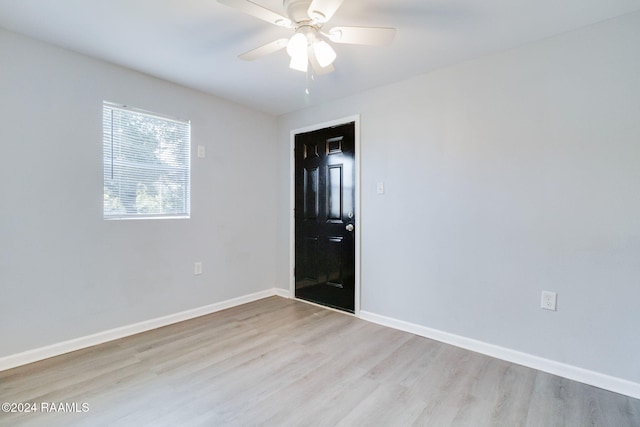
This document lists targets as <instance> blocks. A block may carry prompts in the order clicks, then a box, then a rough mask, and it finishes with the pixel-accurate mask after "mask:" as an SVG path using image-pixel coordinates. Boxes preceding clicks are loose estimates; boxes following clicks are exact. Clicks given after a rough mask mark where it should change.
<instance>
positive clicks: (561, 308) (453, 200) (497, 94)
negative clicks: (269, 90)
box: [278, 13, 640, 383]
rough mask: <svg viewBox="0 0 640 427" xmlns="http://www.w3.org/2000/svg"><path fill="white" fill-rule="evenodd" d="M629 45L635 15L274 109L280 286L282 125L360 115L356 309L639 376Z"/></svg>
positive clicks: (637, 130) (634, 110)
mask: <svg viewBox="0 0 640 427" xmlns="http://www.w3.org/2000/svg"><path fill="white" fill-rule="evenodd" d="M638 46H640V14H638V13H636V14H632V15H627V16H624V17H621V18H618V19H615V20H611V21H607V22H604V23H601V24H598V25H595V26H592V27H588V28H585V29H581V30H579V31H575V32H571V33H568V34H564V35H561V36H558V37H555V38H551V39H547V40H544V41H540V42H537V43H534V44H530V45H527V46H524V47H521V48H519V49H515V50H511V51H508V52H504V53H500V54H496V55H493V56H491V57H485V58H480V59H477V60H473V61H470V62H467V63H463V64H460V65H458V66H455V67H451V68H448V69H443V70H440V71H438V72H433V73H430V74H426V75H422V76H418V77H416V78H413V79H411V80H407V81H403V82H400V83H397V84H394V85H390V86H385V87H381V88H378V89H375V90H371V91H368V92H366V93H363V94H360V95H357V96H353V97H349V98H346V99H343V100H340V101H337V102H334V103H329V104H325V105H322V106H320V107H317V108H310V109H307V110H304V111H300V112H295V113H292V114H288V115H285V116H283V117H281V118H280V119H279V141H280V144H281V145H280V155H279V161H280V164H281V167H280V170H281V173H280V174H279V176H278V179H279V182H280V187H281V193H280V201H279V206H280V212H279V216H278V218H279V228H278V232H279V242H278V249H279V250H278V253H279V257H278V282H279V284H280V286H281V287H283V288H287V287H288V283H289V281H288V277H289V276H288V265H289V253H288V248H289V246H288V244H289V229H288V221H289V212H288V209H287V208H288V206H289V204H288V200H289V175H288V165H289V152H288V150H289V146H288V143H287V142H288V140H289V132H290V130H291V129H296V128H300V127H304V126H309V125H311V124H314V123H321V122H324V121H329V120H333V119H337V118H340V117H344V116H348V115H352V114H358V113H359V114H361V125H362V129H361V131H362V139H361V141H362V156H361V165H362V206H361V215H362V223H361V224H360V227H361V231H362V301H361V303H362V310H366V311H367V312H371V313H375V314H378V315H382V316H388V317H391V318H394V319H399V320H402V321H406V322H410V323H413V324H417V325H423V326H425V327H429V328H434V329H437V330H440V331H444V332H446V333H450V334H455V335H458V336H462V337H467V338H471V339H473V340H479V341H482V342H485V343H489V344H493V345H497V346H500V347H504V348H507V349H512V350H515V351H519V352H524V353H527V354H529V355H534V356H539V357H542V358H545V359H549V360H552V361H555V362H559V363H562V364H568V365H571V366H574V367H578V368H584V369H587V370H590V371H594V372H596V373H601V374H605V375H609V376H613V377H618V378H621V379H625V380H628V381H631V382H635V383H640V363H639V361H640V338H639V337H640V335H639V332H638V327H639V325H640V308H639V303H640V49H638ZM338 61H339V60H338ZM339 66H340V64H339V63H337V65H336V67H339ZM377 181H384V182H385V187H386V194H385V195H384V196H379V195H377V194H376V182H377ZM543 289H544V290H552V291H556V292H558V311H557V312H549V311H544V310H541V309H540V308H539V306H540V294H541V291H542V290H543Z"/></svg>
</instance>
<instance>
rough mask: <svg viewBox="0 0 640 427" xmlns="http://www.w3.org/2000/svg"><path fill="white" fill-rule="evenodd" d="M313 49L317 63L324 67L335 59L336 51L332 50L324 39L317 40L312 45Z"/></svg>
mask: <svg viewBox="0 0 640 427" xmlns="http://www.w3.org/2000/svg"><path fill="white" fill-rule="evenodd" d="M313 50H314V53H315V55H316V59H317V60H318V64H319V65H320V66H321V67H322V68H324V67H327V66H329V65H331V64H333V61H335V60H336V56H337V55H336V51H335V50H333V48H332V47H331V45H329V43H327V42H326V41H324V40H320V41H317V42H316V43H315V44H314V45H313Z"/></svg>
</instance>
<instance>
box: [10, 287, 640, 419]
mask: <svg viewBox="0 0 640 427" xmlns="http://www.w3.org/2000/svg"><path fill="white" fill-rule="evenodd" d="M0 401H1V402H30V403H35V404H36V405H37V407H38V412H34V413H21V414H20V413H2V412H0V425H2V426H46V427H50V426H65V427H66V426H136V427H140V426H172V427H173V426H394V427H397V426H474V427H476V426H544V427H548V426H611V427H622V426H640V400H637V399H632V398H629V397H626V396H622V395H618V394H615V393H611V392H608V391H604V390H601V389H598V388H595V387H591V386H587V385H584V384H580V383H577V382H573V381H569V380H566V379H563V378H560V377H556V376H553V375H549V374H546V373H542V372H539V371H536V370H533V369H529V368H525V367H522V366H519V365H514V364H512V363H508V362H504V361H501V360H498V359H493V358H491V357H487V356H483V355H480V354H477V353H473V352H470V351H466V350H462V349H459V348H456V347H452V346H449V345H446V344H441V343H438V342H436V341H432V340H429V339H426V338H422V337H418V336H415V335H412V334H409V333H405V332H400V331H396V330H393V329H390V328H385V327H383V326H379V325H375V324H372V323H369V322H366V321H363V320H360V319H357V318H355V317H353V316H349V315H347V314H342V313H338V312H335V311H331V310H326V309H323V308H319V307H316V306H313V305H310V304H306V303H303V302H299V301H294V300H287V299H284V298H279V297H272V298H267V299H264V300H260V301H257V302H253V303H250V304H245V305H242V306H239V307H235V308H232V309H229V310H224V311H221V312H218V313H214V314H211V315H208V316H203V317H200V318H197V319H193V320H190V321H186V322H182V323H179V324H175V325H171V326H167V327H164V328H160V329H156V330H153V331H149V332H146V333H143V334H139V335H135V336H132V337H128V338H124V339H121V340H117V341H113V342H109V343H106V344H103V345H99V346H95V347H91V348H88V349H84V350H80V351H76V352H73V353H69V354H66V355H62V356H58V357H55V358H51V359H47V360H44V361H41V362H37V363H33V364H30V365H26V366H22V367H19V368H15V369H11V370H7V371H4V372H0ZM43 402H44V403H48V404H49V406H51V404H54V403H55V404H59V403H60V402H62V403H63V404H65V403H66V404H70V409H72V410H76V411H77V412H70V413H69V412H66V413H65V412H42V411H41V410H40V409H41V408H40V405H41V404H42V403H43ZM73 404H76V406H75V407H74V406H73ZM82 404H86V405H87V406H88V408H86V407H85V409H88V411H87V412H82V410H83V407H82Z"/></svg>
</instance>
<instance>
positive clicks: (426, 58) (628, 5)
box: [0, 0, 640, 115]
mask: <svg viewBox="0 0 640 427" xmlns="http://www.w3.org/2000/svg"><path fill="white" fill-rule="evenodd" d="M253 1H254V2H256V3H259V4H261V5H262V6H265V7H267V8H269V9H272V10H274V11H277V12H278V13H282V14H284V11H283V9H282V0H253ZM637 10H640V0H481V1H479V0H345V2H344V4H343V5H342V7H341V8H340V9H339V10H338V12H337V13H336V15H335V16H334V17H333V19H332V20H331V22H330V23H329V24H327V25H326V28H330V27H331V26H333V25H346V26H349V25H354V26H383V27H395V28H397V34H396V39H395V41H394V43H393V44H392V45H391V46H389V47H368V46H352V45H337V46H335V50H336V51H337V53H338V59H337V60H336V62H335V63H334V66H335V69H336V70H335V71H334V72H333V73H331V74H327V75H323V76H319V77H317V78H316V79H315V81H313V82H311V84H310V91H311V94H310V95H309V96H306V95H305V94H304V89H305V87H306V82H305V79H306V78H305V75H304V74H303V73H300V72H298V71H293V70H291V69H289V67H288V56H287V54H286V52H284V51H279V52H277V53H275V54H273V55H270V56H268V57H264V58H261V59H259V60H256V61H254V62H246V61H242V60H240V59H238V58H237V55H238V54H240V53H244V52H246V51H248V50H251V49H253V48H255V47H258V46H260V45H262V44H265V43H267V42H270V41H272V40H275V39H278V38H281V37H289V36H290V35H291V30H287V29H285V28H279V27H276V26H273V25H270V24H268V23H267V22H263V21H261V20H258V19H256V18H254V17H252V16H248V15H245V14H242V13H241V12H238V11H236V10H234V9H231V8H229V7H226V6H223V5H221V4H219V3H218V2H217V1H216V0H0V27H4V28H6V29H8V30H11V31H15V32H18V33H23V34H26V35H28V36H31V37H33V38H36V39H40V40H44V41H46V42H49V43H52V44H55V45H59V46H63V47H65V48H68V49H71V50H74V51H77V52H81V53H84V54H87V55H90V56H94V57H97V58H101V59H104V60H107V61H110V62H113V63H116V64H119V65H122V66H125V67H128V68H132V69H135V70H139V71H142V72H144V73H147V74H150V75H153V76H157V77H160V78H163V79H166V80H170V81H173V82H176V83H179V84H182V85H184V86H188V87H191V88H195V89H198V90H201V91H203V92H207V93H210V94H214V95H217V96H221V97H224V98H227V99H230V100H233V101H236V102H238V103H241V104H244V105H247V106H250V107H253V108H256V109H259V110H262V111H265V112H268V113H271V114H276V115H277V114H282V113H286V112H290V111H293V110H297V109H300V108H304V107H305V106H307V105H314V104H318V103H321V102H323V101H327V100H331V99H336V98H340V97H344V96H348V95H351V94H354V93H357V92H360V91H363V90H366V89H368V88H372V87H376V86H380V85H384V84H388V83H391V82H394V81H399V80H403V79H406V78H409V77H411V76H415V75H418V74H422V73H425V72H428V71H431V70H434V69H438V68H442V67H446V66H449V65H452V64H455V63H458V62H461V61H465V60H468V59H471V58H475V57H478V56H482V55H487V54H491V53H494V52H499V51H502V50H505V49H509V48H513V47H516V46H519V45H522V44H525V43H528V42H531V41H535V40H540V39H543V38H547V37H550V36H553V35H556V34H560V33H563V32H567V31H571V30H573V29H576V28H580V27H583V26H586V25H590V24H593V23H595V22H599V21H603V20H606V19H609V18H613V17H615V16H619V15H622V14H625V13H629V12H633V11H637Z"/></svg>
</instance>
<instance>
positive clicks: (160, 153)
mask: <svg viewBox="0 0 640 427" xmlns="http://www.w3.org/2000/svg"><path fill="white" fill-rule="evenodd" d="M102 111H103V114H102V119H103V121H102V123H103V163H104V218H105V219H125V218H188V217H189V207H190V200H189V197H190V196H189V191H190V189H189V186H190V175H191V170H190V166H191V165H190V153H191V125H190V123H189V122H188V121H184V120H178V119H173V118H169V117H166V116H162V115H158V114H155V113H150V112H148V111H142V110H139V109H135V108H131V107H127V106H122V105H117V104H112V103H109V102H104V103H103V110H102Z"/></svg>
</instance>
